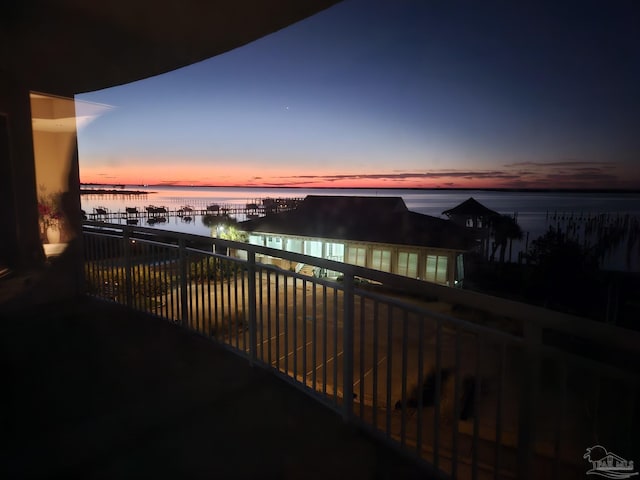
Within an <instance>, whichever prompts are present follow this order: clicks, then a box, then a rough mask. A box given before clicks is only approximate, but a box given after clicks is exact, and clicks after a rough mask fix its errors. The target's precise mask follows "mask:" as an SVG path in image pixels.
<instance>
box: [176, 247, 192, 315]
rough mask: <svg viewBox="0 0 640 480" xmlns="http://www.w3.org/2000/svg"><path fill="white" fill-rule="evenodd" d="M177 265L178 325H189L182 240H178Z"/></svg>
mask: <svg viewBox="0 0 640 480" xmlns="http://www.w3.org/2000/svg"><path fill="white" fill-rule="evenodd" d="M178 263H179V264H180V324H181V325H182V326H183V327H186V326H188V325H189V297H188V295H187V248H186V245H185V241H184V238H180V239H179V240H178Z"/></svg>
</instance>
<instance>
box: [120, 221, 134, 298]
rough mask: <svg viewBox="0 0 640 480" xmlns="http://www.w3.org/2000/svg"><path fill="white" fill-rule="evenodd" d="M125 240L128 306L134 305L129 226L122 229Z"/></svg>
mask: <svg viewBox="0 0 640 480" xmlns="http://www.w3.org/2000/svg"><path fill="white" fill-rule="evenodd" d="M122 240H123V241H124V294H125V301H126V305H127V307H129V308H131V307H132V306H133V285H132V282H131V232H130V230H129V229H128V228H127V227H124V228H123V229H122Z"/></svg>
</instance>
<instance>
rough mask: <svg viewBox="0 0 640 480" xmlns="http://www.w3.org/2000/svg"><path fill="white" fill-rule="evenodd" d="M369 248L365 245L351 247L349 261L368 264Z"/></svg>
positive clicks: (362, 265) (362, 264)
mask: <svg viewBox="0 0 640 480" xmlns="http://www.w3.org/2000/svg"><path fill="white" fill-rule="evenodd" d="M366 262H367V249H366V248H363V247H349V249H348V258H347V263H351V264H352V265H359V266H361V267H364V266H366Z"/></svg>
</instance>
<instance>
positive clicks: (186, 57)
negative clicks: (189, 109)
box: [0, 0, 339, 95]
mask: <svg viewBox="0 0 640 480" xmlns="http://www.w3.org/2000/svg"><path fill="white" fill-rule="evenodd" d="M338 1H339V0H226V1H225V0H208V1H206V0H181V1H173V2H165V1H158V0H109V1H97V2H96V1H87V0H57V1H52V2H40V1H38V0H20V1H19V2H5V3H4V4H3V6H2V7H0V56H1V57H0V61H1V64H0V73H1V71H4V73H5V74H6V73H8V74H9V75H10V76H12V77H14V78H16V79H17V80H18V81H19V82H21V83H23V84H24V85H27V86H28V88H29V89H31V90H37V91H42V92H47V93H56V94H60V95H72V94H75V93H82V92H86V91H92V90H99V89H102V88H107V87H111V86H114V85H120V84H123V83H128V82H132V81H135V80H140V79H142V78H146V77H150V76H153V75H158V74H161V73H165V72H168V71H170V70H175V69H176V68H180V67H183V66H185V65H190V64H192V63H195V62H198V61H201V60H204V59H207V58H210V57H213V56H215V55H219V54H220V53H223V52H226V51H229V50H232V49H234V48H236V47H239V46H241V45H244V44H246V43H249V42H251V41H253V40H256V39H258V38H260V37H262V36H264V35H267V34H269V33H272V32H274V31H277V30H279V29H281V28H284V27H286V26H288V25H291V24H292V23H295V22H297V21H299V20H302V19H304V18H306V17H308V16H310V15H313V14H314V13H317V12H319V11H321V10H323V9H325V8H327V7H329V6H331V5H333V4H335V3H338Z"/></svg>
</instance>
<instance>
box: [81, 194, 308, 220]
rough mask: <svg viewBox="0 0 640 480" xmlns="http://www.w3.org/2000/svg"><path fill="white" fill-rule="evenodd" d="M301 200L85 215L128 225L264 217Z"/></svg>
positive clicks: (132, 209)
mask: <svg viewBox="0 0 640 480" xmlns="http://www.w3.org/2000/svg"><path fill="white" fill-rule="evenodd" d="M302 200H303V199H302V198H265V199H262V200H256V201H253V202H250V203H246V204H244V205H242V204H208V205H204V204H202V203H201V204H200V205H199V206H197V207H193V206H191V205H185V206H182V207H180V208H170V207H165V206H157V205H148V206H146V207H143V208H140V207H125V210H124V211H122V210H117V211H114V210H110V209H108V208H106V207H94V208H93V212H83V215H84V217H85V219H86V220H93V221H101V222H110V221H114V220H117V221H118V222H119V221H121V220H127V223H131V224H137V223H138V221H139V220H141V219H144V220H147V223H164V222H166V221H167V220H168V219H170V218H176V217H178V218H182V219H183V220H185V221H191V219H193V218H194V217H205V216H211V217H220V218H221V219H222V218H228V217H239V216H242V217H244V218H246V219H252V218H258V217H263V216H265V215H271V214H275V213H281V212H285V211H288V210H293V209H295V208H297V207H298V205H300V203H301V202H302Z"/></svg>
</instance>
